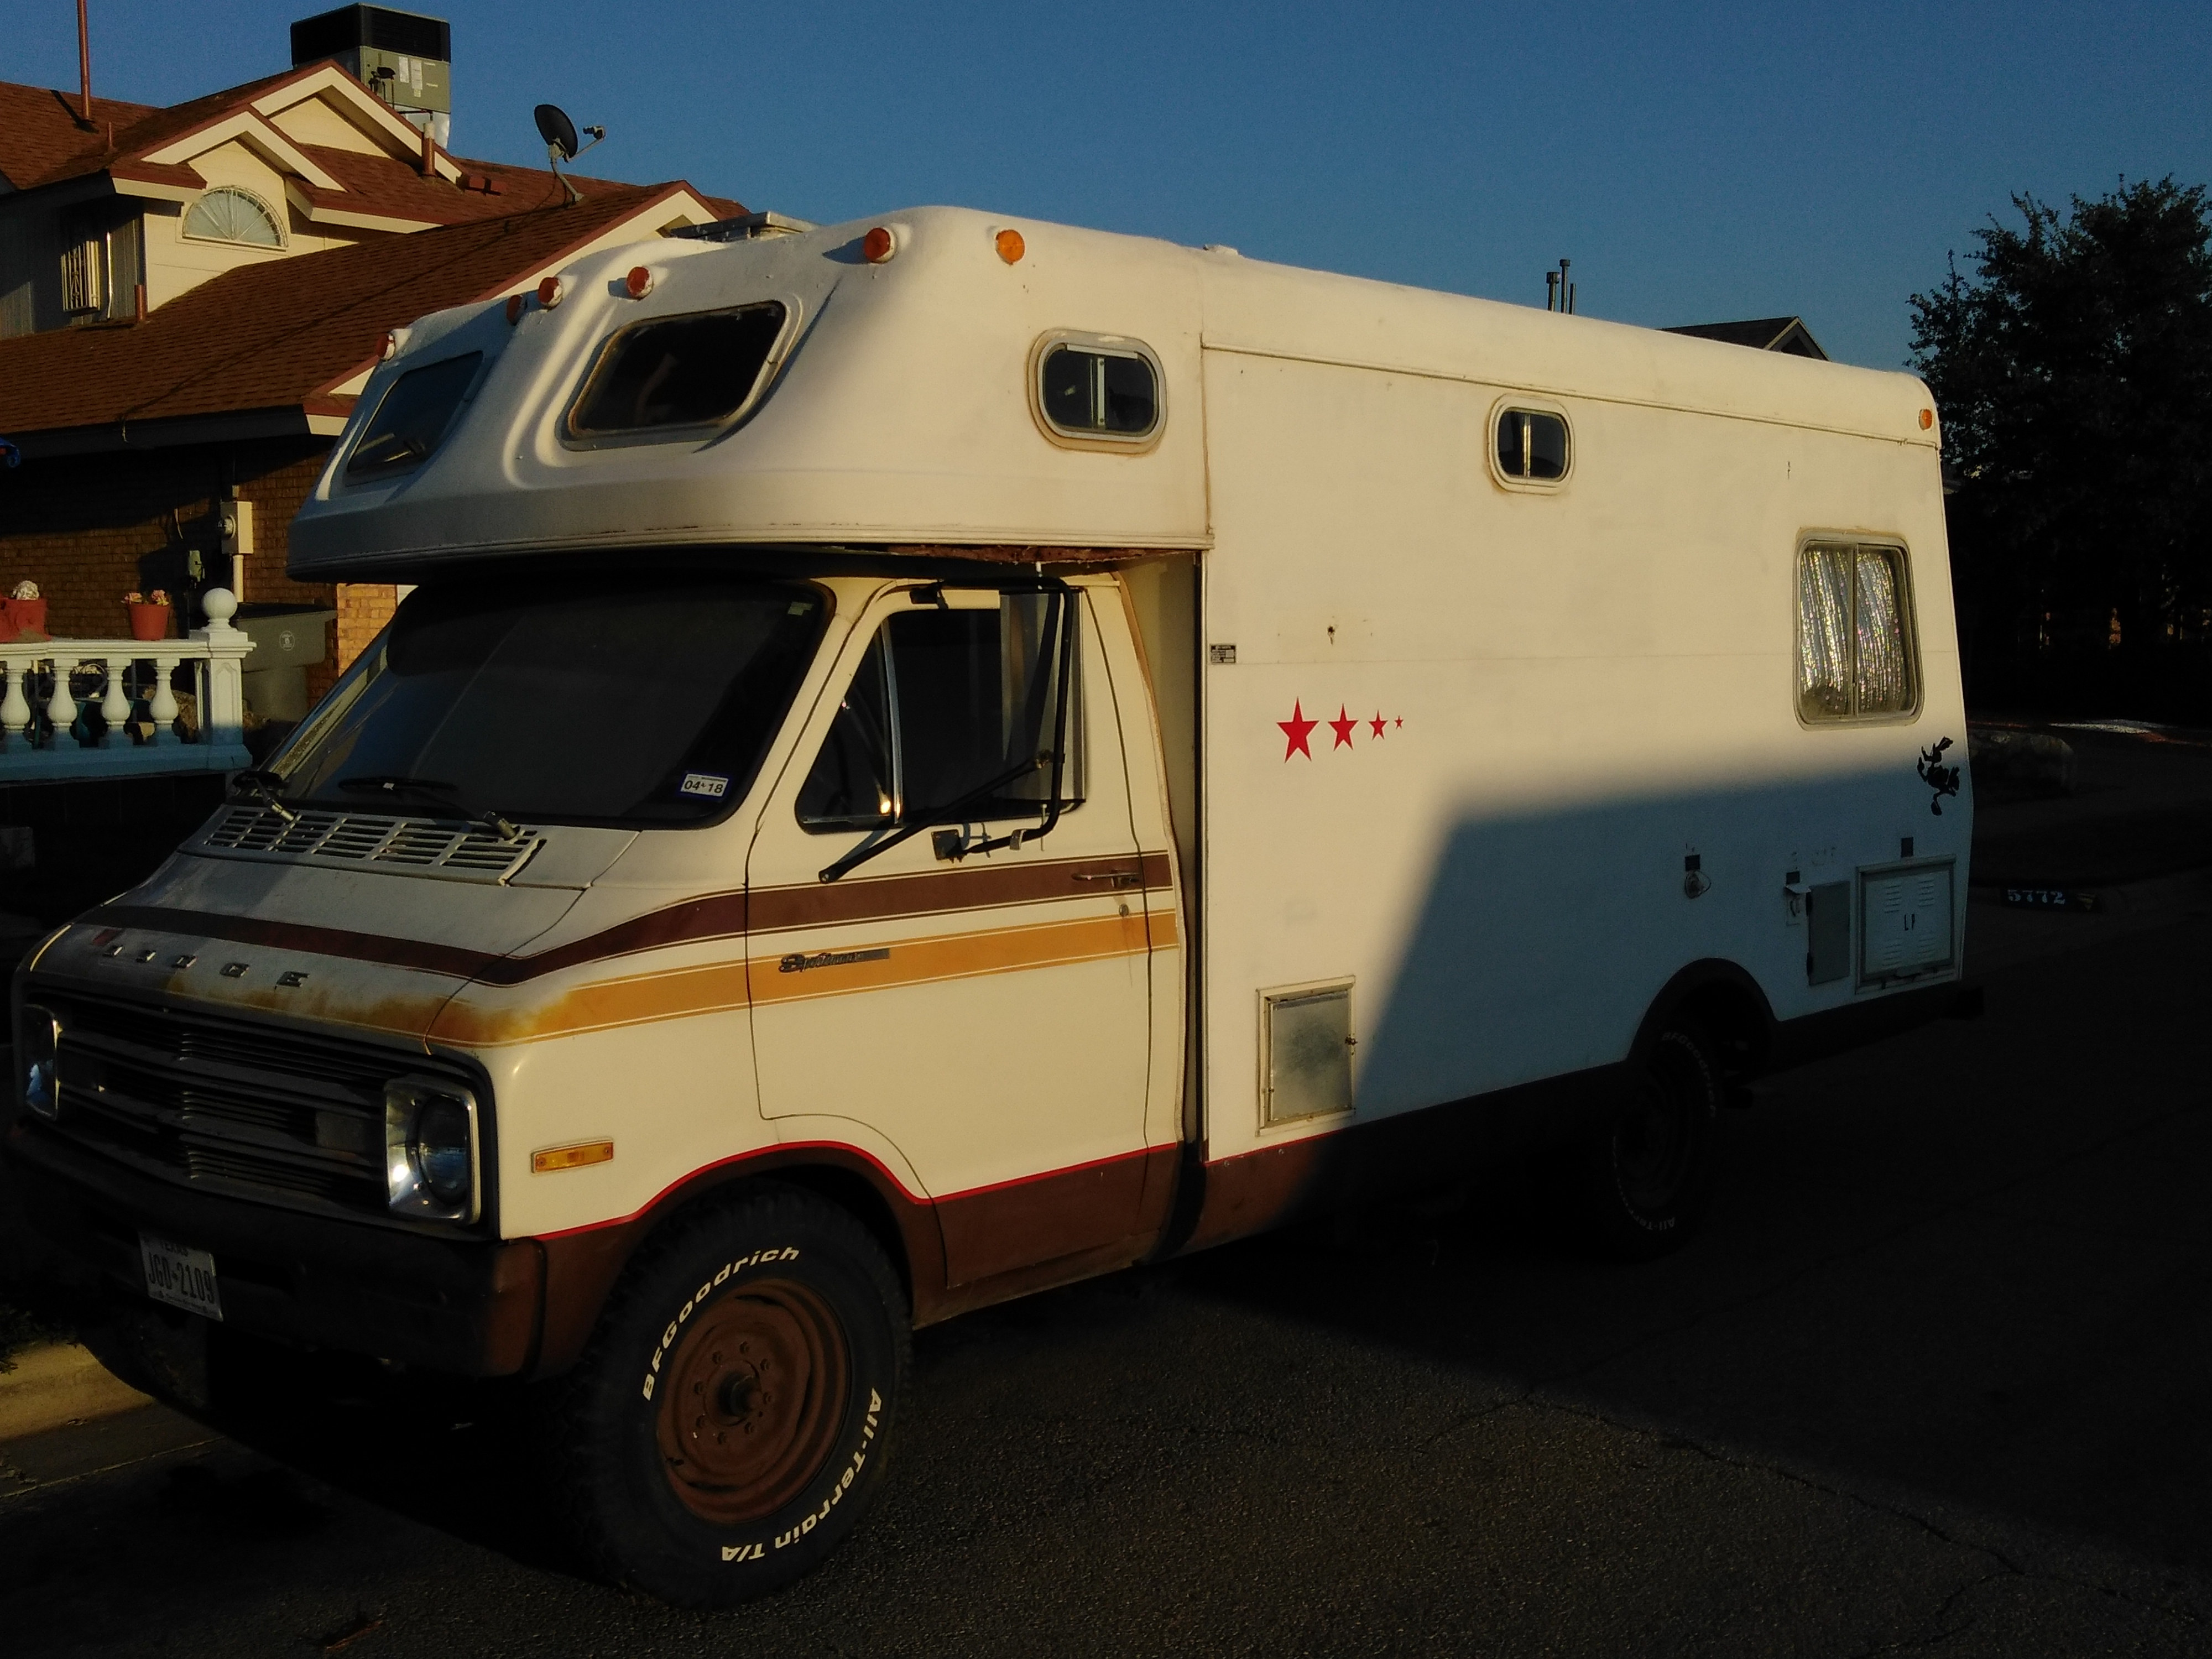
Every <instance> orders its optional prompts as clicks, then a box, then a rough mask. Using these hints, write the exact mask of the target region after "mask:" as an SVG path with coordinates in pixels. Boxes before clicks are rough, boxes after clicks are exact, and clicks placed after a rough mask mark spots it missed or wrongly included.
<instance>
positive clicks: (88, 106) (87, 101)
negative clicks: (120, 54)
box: [76, 0, 114, 149]
mask: <svg viewBox="0 0 2212 1659" xmlns="http://www.w3.org/2000/svg"><path fill="white" fill-rule="evenodd" d="M76 67H77V73H78V74H79V75H80V76H82V77H83V80H84V104H83V108H82V111H81V112H80V113H79V114H78V116H77V119H78V120H80V121H82V123H83V124H84V125H86V126H88V127H89V126H90V125H92V25H91V23H90V22H89V21H88V20H87V19H86V17H85V15H84V0H76ZM108 148H109V149H113V148H114V145H112V144H110V145H109V146H108Z"/></svg>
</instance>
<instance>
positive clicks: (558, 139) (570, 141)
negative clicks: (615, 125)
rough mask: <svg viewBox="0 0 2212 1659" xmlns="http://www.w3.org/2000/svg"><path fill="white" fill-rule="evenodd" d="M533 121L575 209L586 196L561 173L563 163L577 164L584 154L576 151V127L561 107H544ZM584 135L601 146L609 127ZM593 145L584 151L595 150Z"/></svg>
mask: <svg viewBox="0 0 2212 1659" xmlns="http://www.w3.org/2000/svg"><path fill="white" fill-rule="evenodd" d="M531 117H532V119H533V120H535V121H536V122H537V123H538V137H540V138H543V139H544V141H545V159H546V161H549V162H550V163H551V164H552V167H553V176H554V177H555V178H556V179H560V181H561V188H562V189H563V190H565V191H568V201H569V204H571V205H572V206H573V205H574V204H576V203H578V202H580V201H582V200H583V199H584V195H583V192H582V191H580V190H578V189H577V188H576V187H575V185H572V184H570V183H569V182H568V175H566V174H565V173H562V171H561V163H562V162H563V161H574V160H575V159H576V158H577V157H578V156H579V155H582V154H583V153H584V151H583V150H581V149H577V148H576V124H575V123H574V121H571V120H570V119H569V118H568V112H567V111H565V110H563V109H562V107H561V106H560V105H558V104H540V105H538V107H537V108H536V109H534V110H532V112H531ZM584 131H586V132H588V133H590V134H591V135H592V144H596V143H599V140H601V139H602V138H604V137H606V136H607V130H606V129H605V127H586V128H585V129H584ZM592 144H586V145H585V146H584V149H591V147H592Z"/></svg>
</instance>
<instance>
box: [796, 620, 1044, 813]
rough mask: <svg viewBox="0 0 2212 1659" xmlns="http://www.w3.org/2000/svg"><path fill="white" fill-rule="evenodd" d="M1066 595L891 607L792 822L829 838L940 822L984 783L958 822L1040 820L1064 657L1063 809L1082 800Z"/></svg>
mask: <svg viewBox="0 0 2212 1659" xmlns="http://www.w3.org/2000/svg"><path fill="white" fill-rule="evenodd" d="M979 598H982V596H981V595H969V596H967V599H968V602H969V603H972V602H973V600H974V599H979ZM985 602H986V604H988V601H987V600H986V601H985ZM1077 604H1078V601H1077V599H1076V596H1075V595H1074V594H1073V593H1063V592H1046V593H1004V594H1000V595H998V596H997V603H996V604H994V605H989V608H987V609H969V608H966V605H957V606H952V607H947V608H939V606H937V605H919V606H917V607H916V608H915V610H913V611H908V612H906V613H904V614H902V615H900V616H895V617H891V618H890V621H888V622H886V623H884V625H883V627H882V628H880V629H878V630H877V633H876V636H875V638H874V639H873V640H872V641H870V642H869V645H868V651H867V655H866V657H865V658H863V659H862V660H861V663H860V668H859V669H858V670H857V671H855V672H854V676H853V679H852V683H851V684H849V685H848V687H847V688H846V692H845V698H844V702H843V703H842V705H841V707H840V708H839V709H838V711H837V718H836V721H835V722H834V723H833V724H832V725H831V726H830V728H829V737H828V738H827V739H826V740H825V741H824V742H823V745H822V750H821V752H820V753H819V754H818V755H817V756H816V757H815V760H814V766H813V769H812V770H811V771H810V772H809V773H808V774H807V778H806V782H805V785H804V787H801V788H800V790H799V823H800V824H801V825H802V826H804V827H805V829H809V830H812V831H814V832H816V833H817V834H828V833H830V832H832V831H836V830H849V829H892V828H895V827H898V826H902V825H905V824H909V823H925V822H933V821H938V815H939V813H941V812H942V811H943V810H944V809H945V808H946V807H948V806H951V805H954V804H955V803H957V802H959V801H961V800H962V799H963V798H965V797H966V796H968V795H969V794H971V793H974V792H975V791H976V790H978V789H984V788H985V787H986V786H990V787H988V789H987V791H986V793H984V794H983V795H981V797H979V798H978V799H976V800H975V801H974V802H972V803H970V804H969V805H967V806H965V807H964V808H963V809H962V810H961V811H960V812H959V814H958V816H959V817H960V819H961V820H963V821H964V822H967V823H988V822H994V821H999V820H1006V819H1020V818H1043V817H1046V816H1047V811H1046V809H1047V807H1048V805H1050V803H1051V799H1052V793H1053V775H1054V766H1053V764H1052V758H1053V757H1054V751H1055V748H1056V746H1057V745H1059V744H1060V739H1059V738H1058V737H1057V736H1056V734H1055V732H1054V722H1055V719H1056V718H1057V716H1058V714H1059V713H1060V708H1061V706H1062V701H1063V700H1062V698H1061V696H1060V684H1059V681H1060V671H1061V664H1062V662H1063V661H1065V662H1066V663H1067V664H1068V665H1069V669H1070V674H1071V680H1072V683H1071V684H1070V685H1069V687H1068V695H1067V696H1066V699H1065V702H1066V711H1067V713H1066V723H1067V730H1068V734H1069V735H1068V738H1067V740H1066V745H1065V746H1066V750H1067V752H1066V754H1064V755H1062V756H1060V765H1059V774H1060V810H1061V811H1068V810H1071V809H1073V808H1074V807H1076V806H1079V805H1082V801H1083V755H1082V745H1081V744H1080V742H1079V740H1078V734H1079V733H1080V732H1081V731H1082V729H1083V719H1082V713H1081V698H1080V696H1079V692H1080V690H1081V685H1080V678H1079V676H1078V675H1076V674H1075V673H1074V672H1073V665H1074V664H1075V663H1077V662H1079V660H1080V657H1079V653H1076V652H1075V651H1073V648H1072V644H1071V648H1070V649H1068V650H1067V651H1066V653H1063V652H1062V650H1061V649H1060V629H1061V626H1062V623H1063V620H1065V622H1066V625H1067V626H1069V627H1073V622H1074V616H1075V612H1076V608H1077ZM1040 757H1042V762H1041V761H1040ZM994 780H995V782H994ZM944 821H945V822H950V821H951V820H950V819H946V820H944Z"/></svg>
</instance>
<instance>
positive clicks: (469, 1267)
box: [0, 1117, 545, 1376]
mask: <svg viewBox="0 0 2212 1659" xmlns="http://www.w3.org/2000/svg"><path fill="white" fill-rule="evenodd" d="M5 1151H6V1158H5V1160H4V1164H0V1182H4V1187H5V1200H4V1201H6V1202H7V1203H9V1205H10V1206H12V1207H14V1208H15V1209H16V1211H17V1212H18V1213H19V1214H20V1215H21V1217H22V1218H23V1219H24V1221H25V1223H26V1224H27V1225H28V1226H29V1227H30V1228H31V1229H32V1230H33V1232H34V1233H36V1234H37V1235H38V1236H39V1237H40V1238H42V1239H43V1240H44V1242H45V1243H46V1244H47V1245H48V1246H49V1247H50V1248H51V1249H53V1250H55V1251H56V1252H58V1254H59V1255H60V1256H61V1257H62V1258H63V1261H64V1263H66V1264H69V1265H71V1266H74V1267H76V1268H78V1269H81V1270H83V1271H85V1272H88V1273H90V1274H92V1275H95V1276H97V1277H98V1278H99V1279H102V1280H104V1281H106V1284H107V1285H109V1286H111V1287H112V1288H115V1289H119V1290H121V1291H125V1292H127V1293H128V1294H130V1295H132V1296H136V1297H143V1296H144V1294H145V1285H144V1278H143V1268H142V1267H141V1265H140V1260H139V1250H138V1235H139V1232H140V1231H141V1230H143V1231H147V1232H151V1233H155V1234H158V1235H160V1236H161V1237H166V1238H170V1239H173V1240H175V1241H176V1242H178V1243H183V1244H189V1245H192V1246H194V1247H196V1248H197V1249H204V1250H207V1251H209V1252H210V1253H211V1254H212V1255H214V1257H215V1261H216V1277H217V1280H218V1282H219V1284H220V1285H221V1294H222V1312H223V1322H224V1323H225V1324H226V1325H229V1326H234V1327H236V1328H240V1329H241V1330H246V1331H250V1332H252V1333H254V1334H257V1335H262V1336H268V1337H273V1338H276V1339H277V1340H281V1341H286V1342H291V1343H295V1344H300V1345H303V1346H309V1347H316V1348H331V1349H336V1350H338V1351H340V1352H348V1353H358V1354H366V1355H369V1356H371V1357H374V1358H380V1359H391V1360H398V1361H400V1362H403V1363H404V1364H410V1365H422V1366H427V1367H430V1368H432V1369H435V1370H443V1371H450V1372H453V1373H455V1374H458V1375H460V1376H513V1375H515V1374H517V1373H519V1372H521V1371H524V1370H527V1369H529V1368H530V1367H531V1365H532V1364H533V1363H534V1362H535V1360H536V1358H537V1350H538V1334H539V1328H540V1324H541V1319H542V1312H543V1309H544V1280H545V1267H544V1252H543V1250H542V1249H540V1247H539V1246H538V1243H536V1241H534V1240H531V1239H522V1240H509V1241H490V1240H478V1239H446V1238H436V1237H426V1236H424V1235H422V1234H419V1233H412V1232H408V1231H403V1230H400V1229H398V1228H393V1227H385V1226H378V1225H371V1224H367V1223H360V1222H350V1221H343V1220H339V1219H336V1218H326V1217H321V1216H313V1215H302V1214H299V1213H295V1212H292V1211H289V1210H284V1209H281V1208H278V1207H276V1206H271V1205H262V1204H256V1203H254V1202H252V1201H251V1200H245V1199H236V1198H228V1197H222V1196H217V1195H216V1194H208V1193H202V1192H193V1191H191V1190H189V1189H187V1188H182V1187H179V1186H177V1185H174V1184H173V1183H170V1182H164V1181H161V1180H158V1179H156V1178H154V1177H151V1176H144V1175H141V1174H138V1173H137V1172H136V1171H134V1170H129V1169H125V1168H123V1167H121V1166H119V1165H118V1164H116V1163H114V1162H112V1161H111V1160H109V1159H107V1158H102V1157H101V1156H100V1155H99V1154H98V1153H97V1152H90V1151H88V1150H87V1149H85V1148H84V1147H82V1146H78V1145H76V1143H74V1142H72V1141H70V1140H69V1139H64V1137H63V1136H61V1135H59V1134H58V1133H54V1132H53V1131H52V1130H50V1129H48V1128H46V1127H45V1126H44V1125H43V1124H41V1123H40V1122H39V1121H37V1120H35V1119H31V1118H27V1117H25V1118H19V1119H18V1120H17V1121H16V1122H15V1125H14V1127H12V1128H11V1129H10V1130H9V1133H8V1136H7V1140H6V1143H5Z"/></svg>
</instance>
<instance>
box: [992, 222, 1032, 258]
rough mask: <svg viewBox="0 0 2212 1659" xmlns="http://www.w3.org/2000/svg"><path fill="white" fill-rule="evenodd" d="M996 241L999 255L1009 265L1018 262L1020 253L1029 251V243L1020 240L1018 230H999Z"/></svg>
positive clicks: (1020, 236) (1020, 235)
mask: <svg viewBox="0 0 2212 1659" xmlns="http://www.w3.org/2000/svg"><path fill="white" fill-rule="evenodd" d="M998 241H999V257H1000V258H1001V259H1004V260H1005V261H1006V263H1007V264H1010V265H1011V264H1018V263H1019V261H1020V259H1021V257H1022V255H1023V254H1024V253H1026V252H1029V244H1028V243H1026V242H1024V241H1023V240H1022V234H1021V232H1019V231H1018V230H1002V231H1000V233H999V237H998Z"/></svg>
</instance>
